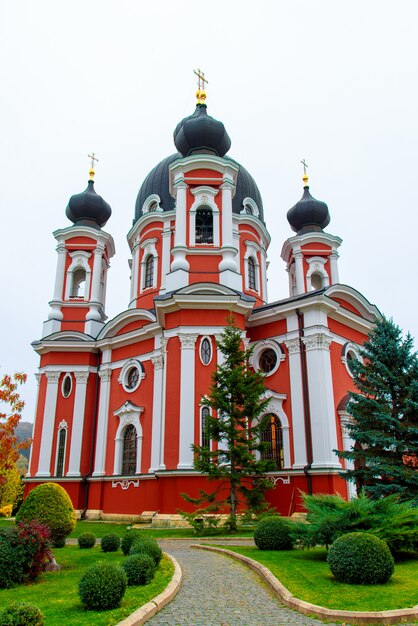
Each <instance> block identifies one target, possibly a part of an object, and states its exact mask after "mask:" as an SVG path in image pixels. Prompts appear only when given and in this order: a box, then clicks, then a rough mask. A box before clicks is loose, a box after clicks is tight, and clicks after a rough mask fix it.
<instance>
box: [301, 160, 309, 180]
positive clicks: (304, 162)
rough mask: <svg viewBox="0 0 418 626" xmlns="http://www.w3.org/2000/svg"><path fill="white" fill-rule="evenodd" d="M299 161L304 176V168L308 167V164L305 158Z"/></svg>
mask: <svg viewBox="0 0 418 626" xmlns="http://www.w3.org/2000/svg"><path fill="white" fill-rule="evenodd" d="M301 163H302V165H303V173H304V174H305V176H306V168H307V167H308V164H307V163H306V161H305V159H302V161H301Z"/></svg>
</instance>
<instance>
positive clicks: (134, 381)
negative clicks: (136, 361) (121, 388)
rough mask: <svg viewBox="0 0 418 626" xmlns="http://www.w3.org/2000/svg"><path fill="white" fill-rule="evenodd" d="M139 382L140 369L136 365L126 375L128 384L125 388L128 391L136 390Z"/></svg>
mask: <svg viewBox="0 0 418 626" xmlns="http://www.w3.org/2000/svg"><path fill="white" fill-rule="evenodd" d="M138 381H139V369H138V368H137V367H136V365H134V366H133V367H131V368H130V369H129V370H128V373H127V374H126V383H125V386H126V388H127V389H130V390H132V389H135V388H136V387H137V386H138Z"/></svg>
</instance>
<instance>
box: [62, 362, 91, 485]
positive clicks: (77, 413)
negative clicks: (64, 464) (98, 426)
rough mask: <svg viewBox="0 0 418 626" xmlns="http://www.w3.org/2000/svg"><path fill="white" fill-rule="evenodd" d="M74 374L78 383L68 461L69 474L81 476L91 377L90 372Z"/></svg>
mask: <svg viewBox="0 0 418 626" xmlns="http://www.w3.org/2000/svg"><path fill="white" fill-rule="evenodd" d="M74 376H75V380H76V385H75V398H74V410H73V425H72V428H71V446H70V460H69V463H68V472H67V476H81V472H80V459H81V445H82V443H83V430H84V414H85V410H86V394H87V381H88V378H89V372H74Z"/></svg>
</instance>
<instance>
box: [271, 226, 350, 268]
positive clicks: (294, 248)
mask: <svg viewBox="0 0 418 626" xmlns="http://www.w3.org/2000/svg"><path fill="white" fill-rule="evenodd" d="M342 241H343V240H342V239H341V238H340V237H337V236H336V235H331V234H330V233H324V232H313V233H305V234H304V235H295V236H294V237H289V239H286V241H285V242H284V244H283V247H282V251H281V253H280V256H281V257H282V259H283V261H286V263H288V262H289V260H290V258H291V256H292V254H293V253H295V252H298V251H300V248H301V247H302V246H305V245H306V244H309V243H313V244H315V243H322V244H325V245H327V246H330V247H331V250H332V251H333V252H335V250H337V249H338V248H339V247H340V245H341V244H342ZM317 252H318V251H317ZM321 252H323V253H324V252H326V251H325V250H321Z"/></svg>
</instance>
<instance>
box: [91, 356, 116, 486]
mask: <svg viewBox="0 0 418 626" xmlns="http://www.w3.org/2000/svg"><path fill="white" fill-rule="evenodd" d="M109 352H110V351H109ZM108 357H109V358H110V354H109V355H108ZM99 378H100V396H99V408H98V417H97V434H96V456H95V459H94V472H93V476H104V475H105V463H106V448H107V427H108V419H109V403H110V387H111V382H110V381H111V378H112V370H111V369H110V367H106V366H103V369H101V370H99Z"/></svg>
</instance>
